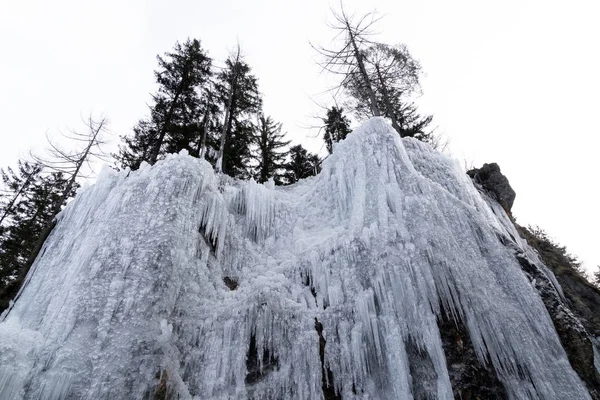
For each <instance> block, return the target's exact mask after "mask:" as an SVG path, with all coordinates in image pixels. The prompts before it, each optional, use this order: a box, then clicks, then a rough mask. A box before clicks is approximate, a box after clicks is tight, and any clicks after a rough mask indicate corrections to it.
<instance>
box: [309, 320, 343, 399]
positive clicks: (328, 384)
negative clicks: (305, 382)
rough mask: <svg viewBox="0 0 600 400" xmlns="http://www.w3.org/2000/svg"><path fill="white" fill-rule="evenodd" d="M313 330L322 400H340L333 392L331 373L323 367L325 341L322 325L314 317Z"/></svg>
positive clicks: (336, 393)
mask: <svg viewBox="0 0 600 400" xmlns="http://www.w3.org/2000/svg"><path fill="white" fill-rule="evenodd" d="M315 330H316V331H317V334H318V335H319V358H320V360H321V388H322V389H323V399H324V400H342V396H341V395H340V394H339V393H338V392H337V391H336V390H335V385H334V382H335V381H334V378H333V371H331V369H330V368H329V367H328V366H327V365H325V345H326V344H327V340H325V336H324V335H323V324H322V323H320V322H319V320H318V319H317V317H315Z"/></svg>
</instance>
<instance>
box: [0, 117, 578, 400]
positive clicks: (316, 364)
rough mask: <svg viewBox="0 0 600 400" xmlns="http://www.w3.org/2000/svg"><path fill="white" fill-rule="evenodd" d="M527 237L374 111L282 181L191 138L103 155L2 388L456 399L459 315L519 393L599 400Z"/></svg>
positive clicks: (23, 313) (457, 173) (96, 394)
mask: <svg viewBox="0 0 600 400" xmlns="http://www.w3.org/2000/svg"><path fill="white" fill-rule="evenodd" d="M496 206H497V207H496ZM506 238H511V239H510V240H511V243H510V245H509V246H507V244H506V243H503V241H505V240H506ZM515 249H516V250H518V251H520V252H521V253H522V254H524V256H526V257H531V258H534V257H535V254H534V253H533V252H532V251H531V249H529V248H528V247H527V245H526V244H525V243H524V242H523V241H522V240H520V239H519V238H518V236H517V234H516V232H515V231H514V227H513V226H512V224H511V222H510V220H509V219H508V217H507V216H506V214H505V213H504V211H503V210H502V209H501V208H500V206H498V205H497V204H496V205H494V204H493V203H490V202H487V201H486V200H484V199H483V198H482V196H481V195H480V194H479V193H478V191H477V190H476V189H475V187H474V186H473V185H472V183H471V181H470V179H469V178H468V177H467V176H466V175H465V174H464V172H463V171H462V170H461V169H460V167H459V165H458V164H457V163H456V162H455V161H453V160H451V159H449V158H447V157H446V156H443V155H440V154H438V153H436V152H435V151H433V150H431V148H430V147H428V146H427V145H425V144H423V143H420V142H418V141H415V140H412V139H400V138H399V137H398V135H397V134H396V133H395V132H394V131H393V130H392V129H391V128H390V127H389V126H388V125H387V123H386V122H385V121H384V120H383V119H379V118H376V119H373V120H371V121H369V122H368V123H366V124H364V125H363V126H362V127H361V128H359V129H357V130H356V131H355V132H353V133H352V134H350V135H349V136H348V138H347V139H346V140H345V141H343V142H341V143H339V144H338V145H337V147H336V151H335V153H334V154H333V155H331V156H330V157H329V158H328V159H327V160H325V162H324V164H323V170H322V172H321V173H320V174H319V175H318V176H316V177H313V178H310V179H307V180H305V181H301V182H299V183H298V184H295V185H293V186H289V187H283V188H280V187H273V186H272V185H260V184H257V183H255V182H253V181H250V182H239V181H234V180H232V179H230V178H227V177H224V176H219V175H215V173H214V172H213V170H212V168H211V167H210V165H209V164H208V163H206V162H204V161H199V160H197V159H194V158H191V157H189V156H186V155H172V156H169V157H167V159H166V160H164V161H161V162H159V163H157V164H156V165H155V166H153V167H149V166H146V167H144V168H141V169H140V170H138V171H134V172H131V173H128V172H121V173H116V172H114V171H111V170H109V169H105V170H104V171H103V173H102V175H101V176H100V177H99V179H98V181H97V183H96V184H95V185H93V186H91V187H89V188H88V189H86V190H85V191H84V192H83V193H81V194H79V195H78V196H77V198H76V199H75V200H74V201H73V202H72V203H70V204H69V205H68V207H67V208H66V210H65V211H64V212H63V213H62V214H61V218H60V221H59V222H58V224H57V226H56V228H55V229H54V231H53V232H52V234H51V236H50V237H49V239H48V240H47V242H46V244H45V246H44V248H43V250H42V252H41V254H40V256H39V257H38V259H37V260H36V262H35V264H34V265H33V268H32V270H31V272H30V274H29V276H28V279H27V282H26V284H25V286H24V289H23V290H22V292H21V293H20V295H19V297H18V300H17V301H16V303H15V304H14V306H13V307H12V308H11V309H10V310H9V312H8V314H5V315H4V320H3V321H2V322H1V323H0V338H1V339H0V398H1V399H138V398H140V399H141V398H152V397H156V396H164V395H174V398H180V399H230V398H256V399H283V398H290V399H303V400H304V399H321V398H323V396H324V395H326V396H328V398H335V397H337V396H341V397H342V398H344V399H352V398H357V399H358V398H360V399H411V398H438V399H450V398H453V390H452V387H451V381H450V374H449V370H448V369H449V366H448V365H447V362H446V357H445V354H444V346H443V344H442V337H441V335H440V330H439V326H438V324H439V322H438V321H440V320H442V319H446V320H451V319H453V318H454V319H457V320H459V321H461V322H460V324H461V325H463V326H464V327H465V328H466V331H467V332H468V336H469V341H470V343H471V345H472V348H473V349H474V353H475V356H476V357H477V358H478V359H479V360H480V362H481V363H483V364H487V365H489V366H491V368H492V369H493V371H495V375H496V378H497V379H498V380H499V381H500V382H501V383H502V384H503V386H504V390H505V393H506V395H507V396H509V397H510V398H511V399H565V398H568V399H573V400H574V399H589V398H590V397H589V395H588V393H587V391H586V389H585V387H584V385H583V384H582V382H581V381H580V379H579V378H578V376H577V375H576V374H575V373H574V371H573V370H572V368H571V366H570V364H569V361H568V360H567V357H566V355H565V351H564V350H563V348H562V346H561V344H560V342H559V338H558V336H557V334H556V331H555V329H554V326H553V324H552V321H551V319H550V317H549V315H548V312H547V311H546V308H545V307H544V304H543V302H542V300H541V299H540V297H539V295H538V294H537V292H536V290H535V288H534V287H533V286H532V283H531V282H530V281H529V280H528V279H527V277H526V275H525V274H524V273H523V272H522V270H521V267H520V265H519V263H518V261H517V259H516V258H515V256H514V253H515ZM543 272H544V274H546V278H547V280H548V281H549V282H551V284H553V285H555V284H556V282H555V280H554V279H553V276H552V275H551V273H550V272H548V271H543ZM558 290H559V289H558ZM460 367H461V366H460V365H458V366H456V368H460Z"/></svg>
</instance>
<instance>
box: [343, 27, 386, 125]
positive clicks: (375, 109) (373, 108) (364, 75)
mask: <svg viewBox="0 0 600 400" xmlns="http://www.w3.org/2000/svg"><path fill="white" fill-rule="evenodd" d="M345 22H346V29H348V36H349V37H350V42H351V43H352V48H353V49H354V57H355V58H356V62H357V63H358V69H359V70H360V74H361V75H362V78H363V81H364V84H365V88H366V89H367V92H368V93H369V99H371V112H372V113H373V116H375V117H379V116H380V115H381V111H380V110H379V107H378V106H377V98H376V97H375V92H374V91H373V87H372V86H371V81H370V80H369V75H367V69H366V68H365V64H364V63H363V59H362V54H360V51H359V50H358V46H357V45H356V40H355V38H354V34H353V33H352V28H351V27H350V22H349V21H348V20H347V19H346V20H345Z"/></svg>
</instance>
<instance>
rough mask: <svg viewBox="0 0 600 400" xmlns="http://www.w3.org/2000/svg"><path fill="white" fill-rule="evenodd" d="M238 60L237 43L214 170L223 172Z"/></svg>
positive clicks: (238, 49)
mask: <svg viewBox="0 0 600 400" xmlns="http://www.w3.org/2000/svg"><path fill="white" fill-rule="evenodd" d="M239 62H240V46H239V44H238V48H237V53H236V56H235V63H234V64H233V77H232V78H231V82H230V85H229V98H228V99H227V107H226V109H225V120H224V121H223V131H222V132H221V144H220V146H219V158H218V159H217V165H216V166H215V170H216V171H217V172H224V170H223V157H224V156H225V143H226V142H227V136H228V135H229V131H230V130H231V127H230V125H231V121H230V119H231V107H232V106H233V96H234V94H235V90H236V86H237V79H238V72H239V68H240V67H239Z"/></svg>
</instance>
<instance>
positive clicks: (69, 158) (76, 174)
mask: <svg viewBox="0 0 600 400" xmlns="http://www.w3.org/2000/svg"><path fill="white" fill-rule="evenodd" d="M85 124H86V128H87V131H86V132H84V133H80V132H76V131H71V132H70V133H68V134H63V137H64V138H66V139H67V140H69V141H70V145H71V146H73V147H72V149H71V150H66V149H63V148H61V147H59V146H58V145H57V144H56V143H54V142H53V141H52V140H51V139H50V138H48V145H49V148H48V150H47V153H48V155H47V156H44V157H40V156H37V155H35V154H32V155H31V156H32V158H33V159H34V160H35V161H36V162H37V163H38V164H40V165H42V166H43V167H45V168H48V169H50V170H52V171H56V172H62V173H63V174H65V175H66V176H67V177H68V178H67V179H68V180H67V185H66V186H65V189H64V191H63V194H62V197H61V201H59V202H58V205H57V206H56V209H55V210H53V214H54V215H56V214H58V213H59V211H60V207H61V205H62V204H63V203H64V201H66V200H67V198H68V196H69V194H70V193H71V192H72V190H73V186H74V185H75V182H76V181H77V179H78V178H80V177H84V176H85V175H84V174H83V170H84V167H88V168H89V169H90V170H91V169H92V167H91V165H90V162H91V161H93V160H94V159H96V160H97V159H99V160H101V161H106V154H107V153H105V152H104V151H103V150H102V148H101V146H102V145H104V144H105V143H106V142H105V141H104V140H103V138H102V134H103V133H104V132H105V130H106V124H107V121H106V119H105V118H102V119H100V120H99V121H95V120H94V119H93V118H92V117H91V116H90V117H89V118H88V119H87V121H85Z"/></svg>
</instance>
